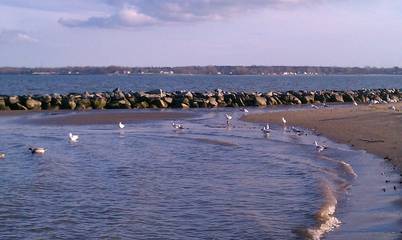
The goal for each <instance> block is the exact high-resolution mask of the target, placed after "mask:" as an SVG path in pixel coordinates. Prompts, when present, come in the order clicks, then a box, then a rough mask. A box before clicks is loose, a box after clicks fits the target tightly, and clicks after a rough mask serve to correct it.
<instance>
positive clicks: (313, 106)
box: [311, 104, 320, 109]
mask: <svg viewBox="0 0 402 240" xmlns="http://www.w3.org/2000/svg"><path fill="white" fill-rule="evenodd" d="M311 108H314V109H320V108H319V107H318V106H317V105H314V104H311Z"/></svg>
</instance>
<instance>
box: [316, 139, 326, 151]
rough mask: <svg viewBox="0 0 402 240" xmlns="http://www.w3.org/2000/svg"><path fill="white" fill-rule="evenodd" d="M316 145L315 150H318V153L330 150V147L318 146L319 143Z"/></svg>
mask: <svg viewBox="0 0 402 240" xmlns="http://www.w3.org/2000/svg"><path fill="white" fill-rule="evenodd" d="M314 145H315V149H316V150H317V151H318V152H322V151H324V150H325V149H327V148H328V147H327V146H325V145H320V144H318V142H317V141H314Z"/></svg>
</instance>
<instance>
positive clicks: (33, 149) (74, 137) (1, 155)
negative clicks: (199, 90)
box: [0, 100, 399, 159]
mask: <svg viewBox="0 0 402 240" xmlns="http://www.w3.org/2000/svg"><path fill="white" fill-rule="evenodd" d="M380 103H381V102H380V101H378V100H370V101H369V104H370V105H373V104H380ZM353 106H355V107H357V106H358V104H357V102H356V101H353ZM322 107H324V108H326V107H329V106H328V105H327V104H326V103H322ZM311 108H313V109H320V107H319V106H317V105H315V104H311ZM389 109H391V110H393V111H399V109H397V108H396V107H395V106H394V105H393V106H391V107H389ZM240 110H241V111H242V112H244V113H248V112H249V111H248V110H247V109H246V108H242V109H240ZM225 117H226V125H227V126H230V125H231V120H232V119H233V116H232V115H229V114H227V113H226V114H225ZM282 124H283V128H284V130H286V131H291V132H294V133H296V134H297V135H299V136H300V135H302V134H303V131H302V130H300V129H298V128H296V127H293V126H292V127H291V128H290V129H288V128H287V127H286V124H287V120H286V119H285V118H284V117H282ZM118 126H119V128H120V129H123V128H125V125H124V124H123V123H122V122H119V124H118ZM172 127H173V128H174V129H177V130H180V129H184V126H183V124H181V123H177V122H173V123H172ZM261 131H262V133H263V134H264V135H266V136H268V135H270V134H271V128H270V126H269V123H267V124H266V125H265V126H264V127H263V128H262V129H261ZM68 139H69V141H70V142H71V143H75V142H78V140H79V136H78V135H74V134H73V133H71V132H70V133H69V134H68ZM314 146H315V148H316V150H317V152H322V151H324V150H325V149H327V148H328V146H326V145H322V144H319V143H318V142H317V141H315V142H314ZM29 151H31V153H32V154H45V152H46V151H47V149H46V148H43V147H30V148H29ZM5 157H6V154H5V153H2V152H0V159H3V158H5Z"/></svg>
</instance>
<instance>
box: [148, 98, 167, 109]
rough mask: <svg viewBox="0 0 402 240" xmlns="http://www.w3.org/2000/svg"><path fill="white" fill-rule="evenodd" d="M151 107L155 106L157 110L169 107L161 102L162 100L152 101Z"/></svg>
mask: <svg viewBox="0 0 402 240" xmlns="http://www.w3.org/2000/svg"><path fill="white" fill-rule="evenodd" d="M151 104H152V105H154V106H156V107H157V108H167V107H168V106H169V105H168V104H167V103H166V102H165V101H163V100H162V99H159V100H154V101H152V102H151Z"/></svg>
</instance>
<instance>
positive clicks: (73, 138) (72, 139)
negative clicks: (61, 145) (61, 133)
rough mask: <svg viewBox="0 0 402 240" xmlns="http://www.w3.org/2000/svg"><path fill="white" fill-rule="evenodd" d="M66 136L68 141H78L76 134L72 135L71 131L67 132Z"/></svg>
mask: <svg viewBox="0 0 402 240" xmlns="http://www.w3.org/2000/svg"><path fill="white" fill-rule="evenodd" d="M68 138H69V139H70V142H78V139H79V138H80V137H79V136H78V135H73V134H72V133H69V134H68Z"/></svg>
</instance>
